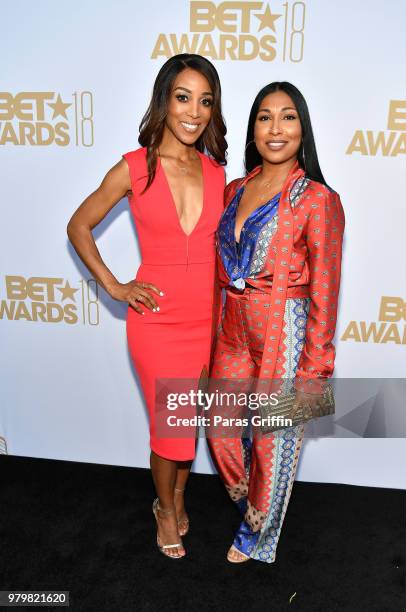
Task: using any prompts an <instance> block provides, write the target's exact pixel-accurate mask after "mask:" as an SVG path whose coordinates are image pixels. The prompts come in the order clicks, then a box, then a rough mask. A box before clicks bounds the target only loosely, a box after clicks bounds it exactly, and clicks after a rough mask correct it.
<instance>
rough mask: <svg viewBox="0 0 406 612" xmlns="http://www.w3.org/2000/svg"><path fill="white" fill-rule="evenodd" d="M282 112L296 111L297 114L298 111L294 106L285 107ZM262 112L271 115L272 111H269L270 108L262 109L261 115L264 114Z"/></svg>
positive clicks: (260, 110)
mask: <svg viewBox="0 0 406 612" xmlns="http://www.w3.org/2000/svg"><path fill="white" fill-rule="evenodd" d="M281 110H282V111H286V110H294V111H296V112H297V110H296V108H295V107H294V106H284V107H283V108H282V109H281ZM262 111H264V112H267V113H270V112H271V111H270V110H269V108H260V109H259V111H258V112H259V113H260V112H262Z"/></svg>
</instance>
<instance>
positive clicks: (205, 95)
mask: <svg viewBox="0 0 406 612" xmlns="http://www.w3.org/2000/svg"><path fill="white" fill-rule="evenodd" d="M212 106H213V92H212V90H211V87H210V85H209V82H208V80H207V79H206V77H204V76H203V75H202V74H200V72H197V71H196V70H192V69H191V68H185V70H182V72H180V73H179V74H178V76H177V77H176V79H175V80H174V82H173V85H172V90H171V93H170V95H169V100H168V110H167V116H166V121H165V127H166V129H168V130H169V131H170V132H171V133H172V134H173V136H175V138H176V139H177V140H178V141H179V142H181V143H182V144H185V145H189V146H190V145H193V144H194V143H195V142H196V141H197V140H198V139H199V138H200V136H201V135H202V134H203V132H204V130H205V129H206V127H207V125H208V124H209V122H210V119H211V115H212Z"/></svg>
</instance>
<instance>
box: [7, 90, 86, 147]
mask: <svg viewBox="0 0 406 612" xmlns="http://www.w3.org/2000/svg"><path fill="white" fill-rule="evenodd" d="M71 99H73V101H72V102H69V101H66V100H69V98H65V101H63V100H62V96H61V94H60V93H57V92H55V91H21V92H20V93H15V94H13V93H10V92H7V91H2V92H0V145H7V144H8V145H31V146H48V145H52V144H55V145H58V146H60V147H66V146H67V145H69V144H75V145H76V146H83V147H92V146H93V144H94V125H93V96H92V94H91V92H90V91H82V92H75V93H73V94H72V98H71Z"/></svg>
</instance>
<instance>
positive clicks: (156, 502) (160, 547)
mask: <svg viewBox="0 0 406 612" xmlns="http://www.w3.org/2000/svg"><path fill="white" fill-rule="evenodd" d="M158 510H159V512H162V513H163V514H172V512H175V511H174V510H163V509H162V508H160V507H159V498H158V497H157V498H156V499H154V502H153V504H152V512H153V513H154V516H155V520H156V522H157V526H158V519H159V517H158ZM156 544H157V546H158V550H159V551H160V552H161V553H162V554H163V555H165V557H168V558H169V559H182V557H184V556H185V555H179V554H178V555H177V556H174V555H168V554H167V553H166V552H165V551H166V550H167V549H168V548H179V547H180V548H183V544H182V542H178V543H177V544H161V542H160V540H159V536H158V533H157V535H156Z"/></svg>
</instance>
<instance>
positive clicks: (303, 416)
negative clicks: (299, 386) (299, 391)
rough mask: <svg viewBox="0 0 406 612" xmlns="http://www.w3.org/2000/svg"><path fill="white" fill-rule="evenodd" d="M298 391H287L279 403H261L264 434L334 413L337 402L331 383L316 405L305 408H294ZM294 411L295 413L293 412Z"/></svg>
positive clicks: (262, 430) (259, 408) (261, 425)
mask: <svg viewBox="0 0 406 612" xmlns="http://www.w3.org/2000/svg"><path fill="white" fill-rule="evenodd" d="M295 399H296V393H287V394H285V395H280V396H279V398H278V403H277V404H275V405H273V404H260V405H259V407H258V412H259V414H260V416H261V424H260V429H261V432H262V434H267V433H272V432H274V431H279V430H280V429H285V428H286V427H295V426H296V425H300V424H302V423H305V422H307V421H310V420H311V419H316V418H318V417H322V416H327V415H329V414H334V411H335V402H334V394H333V388H332V386H331V385H330V384H327V385H326V386H325V389H324V392H323V394H322V396H321V397H320V399H319V401H318V403H317V405H316V406H314V407H310V406H308V407H307V408H305V409H303V407H302V406H301V407H300V408H298V409H296V410H295V411H294V410H293V409H294V403H295ZM293 412H294V414H292V413H293Z"/></svg>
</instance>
